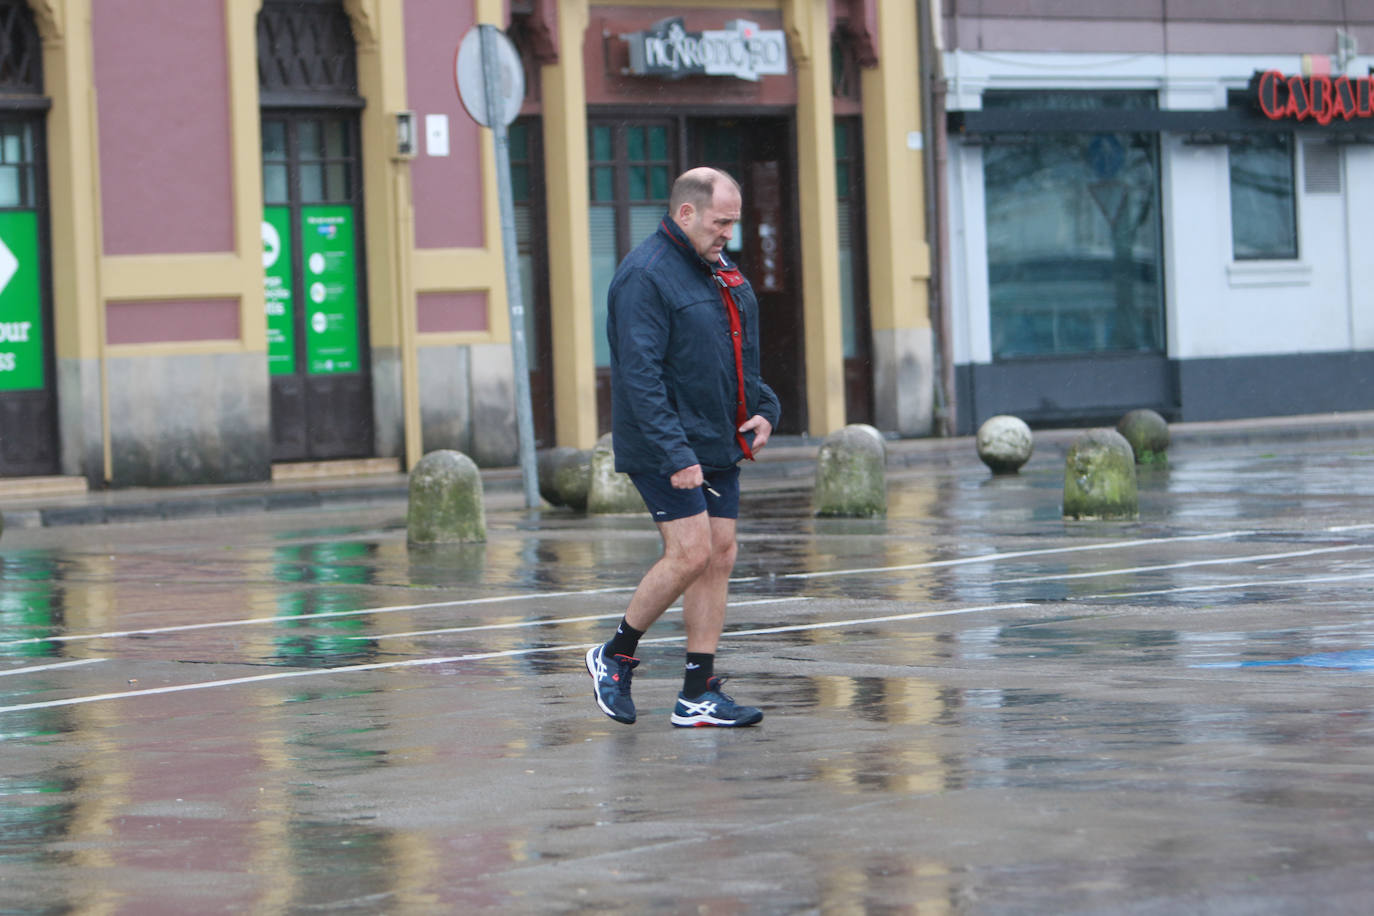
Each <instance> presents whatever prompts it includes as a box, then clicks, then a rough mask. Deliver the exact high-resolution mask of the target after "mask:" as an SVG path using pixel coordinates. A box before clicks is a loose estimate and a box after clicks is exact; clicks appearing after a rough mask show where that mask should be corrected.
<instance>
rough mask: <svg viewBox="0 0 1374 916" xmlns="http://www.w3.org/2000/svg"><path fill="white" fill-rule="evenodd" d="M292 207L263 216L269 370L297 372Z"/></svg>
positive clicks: (288, 372)
mask: <svg viewBox="0 0 1374 916" xmlns="http://www.w3.org/2000/svg"><path fill="white" fill-rule="evenodd" d="M291 242H292V239H291V208H289V207H267V208H265V209H264V210H263V217H262V269H263V273H264V274H265V275H266V283H267V289H266V293H267V371H268V372H269V373H270V374H272V375H290V374H291V373H292V372H295V371H296V315H295V307H294V306H295V303H294V301H293V298H292V289H291V248H292V244H291Z"/></svg>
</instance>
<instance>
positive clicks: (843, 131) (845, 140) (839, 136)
mask: <svg viewBox="0 0 1374 916" xmlns="http://www.w3.org/2000/svg"><path fill="white" fill-rule="evenodd" d="M835 158H837V159H847V158H849V125H848V124H843V123H840V124H836V125H835Z"/></svg>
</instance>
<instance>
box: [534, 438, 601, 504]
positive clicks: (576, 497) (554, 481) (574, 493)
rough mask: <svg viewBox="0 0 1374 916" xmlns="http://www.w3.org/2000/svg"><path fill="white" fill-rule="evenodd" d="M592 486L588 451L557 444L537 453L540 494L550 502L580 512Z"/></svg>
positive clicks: (590, 457)
mask: <svg viewBox="0 0 1374 916" xmlns="http://www.w3.org/2000/svg"><path fill="white" fill-rule="evenodd" d="M591 485H592V453H591V451H589V450H587V449H580V448H573V447H572V446H570V445H560V446H557V447H555V448H550V449H545V450H543V451H541V452H540V453H539V495H540V496H542V497H544V499H546V500H548V502H549V504H550V505H553V506H567V507H568V508H570V509H576V510H577V511H578V512H582V511H584V510H585V509H586V508H587V491H588V490H590V489H591Z"/></svg>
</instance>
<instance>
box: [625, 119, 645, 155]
mask: <svg viewBox="0 0 1374 916" xmlns="http://www.w3.org/2000/svg"><path fill="white" fill-rule="evenodd" d="M625 158H627V159H629V160H630V161H631V162H643V161H644V128H642V127H630V128H627V129H626V131H625Z"/></svg>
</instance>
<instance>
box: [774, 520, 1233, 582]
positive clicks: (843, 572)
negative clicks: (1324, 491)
mask: <svg viewBox="0 0 1374 916" xmlns="http://www.w3.org/2000/svg"><path fill="white" fill-rule="evenodd" d="M1258 533H1259V532H1257V531H1222V532H1219V533H1217V534H1190V535H1181V536H1179V537H1172V538H1140V539H1137V540H1131V541H1107V542H1105V543H1096V544H1078V545H1075V546H1073V547H1045V548H1041V549H1037V550H1014V551H1010V552H1008V553H989V554H983V555H980V556H976V557H958V558H956V559H953V560H930V561H927V562H924V563H907V564H904V565H902V566H869V567H863V568H859V569H830V570H822V571H819V572H804V573H788V574H786V575H783V576H778V578H779V579H824V578H827V577H830V576H859V575H869V574H872V573H889V572H904V571H906V570H911V569H938V568H941V567H946V566H968V565H970V564H973V563H991V562H993V561H996V560H1019V559H1021V558H1022V557H1047V556H1052V555H1054V554H1060V553H1081V552H1083V551H1088V550H1125V549H1126V548H1128V547H1146V546H1149V545H1151V544H1177V543H1181V542H1184V541H1220V540H1225V539H1228V538H1239V537H1247V536H1249V535H1252V534H1258Z"/></svg>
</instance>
